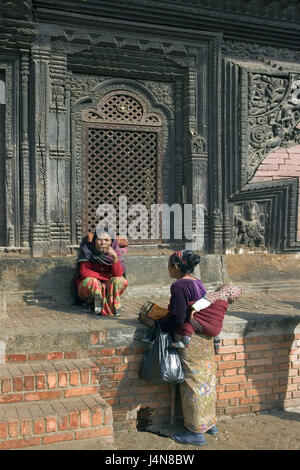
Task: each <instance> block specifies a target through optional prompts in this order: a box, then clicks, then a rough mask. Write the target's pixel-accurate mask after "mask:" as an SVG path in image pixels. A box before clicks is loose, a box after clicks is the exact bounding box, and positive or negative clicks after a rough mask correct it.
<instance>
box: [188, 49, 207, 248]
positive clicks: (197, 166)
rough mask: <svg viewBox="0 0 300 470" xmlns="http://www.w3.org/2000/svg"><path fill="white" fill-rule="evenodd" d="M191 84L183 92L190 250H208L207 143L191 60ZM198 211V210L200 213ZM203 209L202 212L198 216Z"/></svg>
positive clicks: (189, 73) (189, 78)
mask: <svg viewBox="0 0 300 470" xmlns="http://www.w3.org/2000/svg"><path fill="white" fill-rule="evenodd" d="M189 65H190V67H189V72H188V80H187V82H186V84H185V88H184V103H185V104H184V116H185V118H184V141H183V148H184V188H185V193H186V201H184V202H187V203H189V204H192V205H193V213H192V233H193V238H192V239H193V241H194V243H193V244H192V245H190V244H189V243H188V244H187V247H188V248H189V247H190V248H192V249H195V250H202V249H205V246H204V240H205V238H206V237H205V233H204V231H205V226H204V219H203V215H204V210H205V208H206V205H207V200H206V199H207V198H206V190H207V189H206V188H207V184H206V178H207V176H206V175H207V149H206V140H205V139H204V137H203V136H202V135H200V134H199V133H198V132H197V130H196V128H197V125H196V123H197V120H196V115H197V110H196V85H197V76H196V68H195V67H196V61H195V58H193V60H192V59H190V63H189ZM197 207H198V209H197ZM199 208H201V209H200V210H201V212H199Z"/></svg>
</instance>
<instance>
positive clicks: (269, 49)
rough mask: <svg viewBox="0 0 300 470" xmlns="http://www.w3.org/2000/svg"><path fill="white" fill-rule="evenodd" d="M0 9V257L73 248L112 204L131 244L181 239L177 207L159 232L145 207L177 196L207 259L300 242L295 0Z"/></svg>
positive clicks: (299, 46) (299, 62) (299, 54)
mask: <svg viewBox="0 0 300 470" xmlns="http://www.w3.org/2000/svg"><path fill="white" fill-rule="evenodd" d="M0 15H1V23H0V47H1V55H0V251H1V252H4V253H7V252H10V251H18V252H20V253H21V254H22V253H23V254H26V255H28V254H29V255H31V256H43V255H45V254H52V255H56V254H68V253H70V251H71V250H72V248H74V247H76V246H78V244H79V243H80V241H81V238H82V236H83V235H84V234H85V233H86V232H87V231H89V230H93V229H95V226H96V225H97V223H98V218H97V217H98V216H99V213H98V212H97V210H98V208H99V205H102V206H103V205H104V204H111V205H113V206H114V207H116V219H117V229H118V231H119V232H121V231H122V230H121V229H122V227H121V225H122V223H123V222H124V220H123V222H122V220H121V219H120V217H119V214H120V212H122V214H123V215H124V214H126V215H127V221H129V222H130V223H131V227H136V232H135V235H134V236H130V233H129V234H128V233H127V237H128V239H129V242H130V243H133V244H137V243H142V244H149V243H161V244H170V243H171V244H172V243H174V242H178V240H179V238H180V237H177V238H176V237H175V235H174V234H175V232H176V230H175V229H176V227H175V225H176V216H175V215H174V217H171V219H170V220H172V221H173V222H172V224H173V226H172V227H171V230H170V236H169V237H166V236H165V235H164V232H163V230H162V226H163V222H164V217H162V219H163V220H162V221H161V224H160V225H159V226H158V231H157V233H156V236H152V237H151V236H150V235H151V234H150V232H151V227H150V225H151V223H150V217H149V215H150V214H151V207H152V205H162V204H164V205H165V206H166V207H169V208H170V207H172V206H173V205H174V204H175V205H176V207H177V208H178V207H179V208H180V207H181V208H182V210H183V208H184V206H185V205H189V207H191V208H192V221H193V223H192V231H193V233H192V236H191V237H190V239H194V238H197V237H199V234H200V232H201V234H202V236H203V244H202V245H201V246H200V245H199V247H198V248H199V249H201V250H202V251H203V252H204V253H241V252H247V251H263V252H269V253H272V252H277V253H284V252H297V251H299V248H300V200H299V198H300V191H299V184H300V183H299V181H300V21H299V20H300V6H299V2H298V1H296V0H295V1H292V0H291V1H289V2H286V1H283V0H262V1H258V0H251V1H246V0H239V1H235V0H156V1H154V0H126V1H125V0H124V1H123V0H101V1H99V0H73V1H64V2H61V1H58V0H53V1H51V2H48V1H47V0H32V1H31V0H11V1H9V0H2V2H1V6H0ZM122 204H124V207H121V205H122ZM196 207H201V208H202V209H203V212H202V214H203V217H202V218H201V217H197V211H196ZM145 209H146V210H145ZM134 211H135V212H134ZM182 213H183V212H182ZM137 214H138V220H139V227H141V226H143V229H140V236H138V235H137V232H138V228H137V226H138V224H136V225H134V220H135V217H136V215H137ZM174 214H175V212H174ZM145 227H146V228H147V230H146V231H145ZM148 229H149V230H148ZM122 234H124V233H123V232H122ZM125 235H126V234H125ZM181 239H182V243H185V242H186V241H187V240H188V239H189V237H188V236H187V234H184V235H183V237H181Z"/></svg>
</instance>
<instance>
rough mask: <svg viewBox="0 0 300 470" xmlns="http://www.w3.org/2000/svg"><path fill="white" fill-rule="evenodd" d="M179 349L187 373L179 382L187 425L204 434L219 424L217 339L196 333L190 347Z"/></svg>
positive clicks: (188, 427) (190, 429)
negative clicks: (217, 422)
mask: <svg viewBox="0 0 300 470" xmlns="http://www.w3.org/2000/svg"><path fill="white" fill-rule="evenodd" d="M175 339H176V336H175ZM178 351H179V354H180V358H181V362H182V366H183V370H184V373H185V380H184V382H183V383H181V384H180V396H181V405H182V412H183V419H184V425H185V427H186V428H187V429H188V430H189V431H193V432H197V433H203V432H206V431H207V430H208V429H210V428H211V427H212V426H214V424H215V423H216V398H217V395H216V375H215V359H214V341H213V338H210V337H208V336H204V335H196V334H194V335H193V336H192V338H191V343H190V345H189V347H187V348H184V349H179V350H178Z"/></svg>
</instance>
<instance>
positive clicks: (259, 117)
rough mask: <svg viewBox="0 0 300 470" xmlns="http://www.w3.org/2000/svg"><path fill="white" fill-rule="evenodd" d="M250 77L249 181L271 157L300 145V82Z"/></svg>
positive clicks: (291, 78)
mask: <svg viewBox="0 0 300 470" xmlns="http://www.w3.org/2000/svg"><path fill="white" fill-rule="evenodd" d="M297 78H298V76H295V75H293V76H292V75H290V76H289V77H288V78H286V77H272V76H269V75H260V74H251V73H249V163H248V181H249V180H250V179H251V178H252V176H253V174H254V172H255V171H256V169H257V167H258V165H259V164H260V163H261V161H262V160H263V159H264V158H265V157H266V155H267V154H269V153H270V152H273V151H274V149H277V148H279V147H290V146H292V145H295V144H297V143H300V130H299V129H298V128H297V125H298V123H299V121H300V99H299V95H300V80H299V79H297Z"/></svg>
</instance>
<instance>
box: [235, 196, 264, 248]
mask: <svg viewBox="0 0 300 470" xmlns="http://www.w3.org/2000/svg"><path fill="white" fill-rule="evenodd" d="M236 210H237V211H238V210H240V212H236V214H235V218H234V226H235V239H236V240H235V241H236V244H237V245H244V246H247V247H264V246H265V218H266V216H265V214H264V213H259V206H258V204H257V203H256V202H247V203H246V204H244V205H243V206H240V207H239V208H237V209H236Z"/></svg>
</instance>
